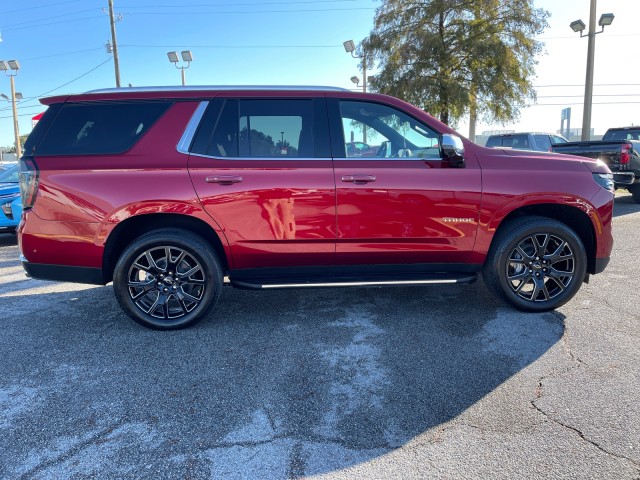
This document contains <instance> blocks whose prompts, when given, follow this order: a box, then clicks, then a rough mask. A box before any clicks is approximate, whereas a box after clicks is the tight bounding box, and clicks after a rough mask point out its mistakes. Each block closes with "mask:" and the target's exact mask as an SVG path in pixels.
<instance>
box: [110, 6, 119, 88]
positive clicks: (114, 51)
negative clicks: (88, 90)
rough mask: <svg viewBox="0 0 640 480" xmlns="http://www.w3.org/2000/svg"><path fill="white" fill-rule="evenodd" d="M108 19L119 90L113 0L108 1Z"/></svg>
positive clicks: (117, 81)
mask: <svg viewBox="0 0 640 480" xmlns="http://www.w3.org/2000/svg"><path fill="white" fill-rule="evenodd" d="M109 19H110V21H111V41H112V42H113V65H114V67H115V69H116V87H118V88H120V60H119V59H118V41H117V40H116V22H115V20H114V18H113V0H109Z"/></svg>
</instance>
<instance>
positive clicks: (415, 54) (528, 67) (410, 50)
mask: <svg viewBox="0 0 640 480" xmlns="http://www.w3.org/2000/svg"><path fill="white" fill-rule="evenodd" d="M548 16H549V13H548V12H547V11H545V10H543V9H536V8H534V7H533V0H422V1H420V0H383V4H382V5H381V6H380V7H379V8H378V9H377V10H376V16H375V20H374V29H373V30H372V31H371V33H370V35H369V36H368V37H367V38H366V39H364V40H363V41H362V43H361V49H362V51H363V52H364V54H365V56H366V58H367V61H369V62H371V61H374V62H377V64H378V66H379V67H380V73H379V74H377V75H376V76H375V78H374V79H373V80H372V81H371V86H372V88H373V89H375V90H377V91H380V92H381V93H387V94H390V95H394V96H397V97H400V98H403V99H404V100H406V101H408V102H410V103H413V104H416V105H419V106H421V107H422V108H423V109H425V110H427V111H429V112H432V113H433V114H435V115H436V116H438V117H439V118H440V120H441V121H442V122H444V123H446V124H450V123H455V122H457V120H459V119H460V118H461V117H462V116H463V115H464V114H465V113H467V112H469V111H470V110H471V113H472V114H473V113H474V111H477V113H478V114H480V115H481V116H482V117H483V118H485V119H486V120H489V121H501V122H507V121H512V120H514V119H516V118H517V117H518V115H519V110H520V108H521V107H523V106H524V105H525V104H526V102H527V100H531V99H535V92H534V90H533V85H532V83H531V78H532V76H533V74H534V71H535V66H536V64H537V61H536V56H537V55H538V54H539V53H540V52H541V50H542V43H541V42H539V41H537V40H535V36H536V35H537V34H539V33H541V32H542V31H544V29H545V28H546V27H547V18H548Z"/></svg>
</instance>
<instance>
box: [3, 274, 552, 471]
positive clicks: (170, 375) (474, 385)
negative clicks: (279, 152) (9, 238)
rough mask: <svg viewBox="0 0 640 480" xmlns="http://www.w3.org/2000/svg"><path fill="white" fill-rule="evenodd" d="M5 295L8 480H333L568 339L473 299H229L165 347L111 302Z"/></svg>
mask: <svg viewBox="0 0 640 480" xmlns="http://www.w3.org/2000/svg"><path fill="white" fill-rule="evenodd" d="M0 296H1V297H3V298H2V302H3V303H4V304H5V308H7V309H9V310H8V311H11V312H12V315H11V316H9V317H5V319H4V320H3V321H2V328H3V330H4V332H5V334H4V335H3V337H2V339H0V362H1V364H0V403H1V402H2V399H3V398H4V399H8V400H7V402H5V403H7V405H4V409H5V412H6V413H5V417H4V424H0V429H1V430H2V435H0V465H4V466H5V467H4V470H2V468H0V474H2V475H0V476H5V477H19V476H23V475H24V476H27V477H30V476H35V477H52V478H53V477H56V476H57V475H62V476H67V477H70V476H74V473H77V474H78V475H85V476H86V475H93V474H95V475H99V476H104V474H108V476H109V477H110V478H111V477H113V478H116V477H118V476H119V475H123V476H133V477H139V476H148V475H149V474H150V472H163V474H164V475H165V476H168V477H172V478H176V477H178V476H180V477H185V478H186V477H189V478H226V479H229V478H294V477H300V476H304V475H313V474H320V473H325V472H332V471H336V470H339V469H343V468H346V467H349V466H352V465H356V464H358V463H361V462H365V461H367V460H371V459H375V458H378V457H380V456H382V455H384V454H385V453H387V452H390V451H392V450H394V449H396V448H398V447H400V446H402V445H404V444H406V443H407V442H410V441H411V440H412V439H414V438H415V437H416V436H418V435H420V434H423V433H424V432H425V431H428V430H429V429H432V428H433V427H437V426H438V425H441V424H443V423H444V422H447V421H449V420H452V419H454V418H455V417H456V416H458V415H459V414H460V413H462V412H463V411H465V410H466V409H467V408H469V407H470V406H472V405H473V404H474V403H476V402H477V401H478V400H480V399H481V398H483V397H484V396H485V395H487V394H488V393H490V392H491V391H492V390H494V389H495V388H496V387H498V386H499V385H500V384H502V383H503V382H505V381H506V380H507V379H509V378H510V377H512V376H513V375H515V374H517V373H518V372H519V371H521V370H522V369H523V368H525V367H526V366H528V365H530V364H531V363H533V362H535V361H536V360H537V359H538V358H539V357H541V356H542V355H543V354H544V353H545V352H546V351H547V350H548V349H549V348H551V347H552V346H553V345H554V344H556V343H557V342H558V340H559V339H560V338H561V337H562V334H563V327H564V325H563V317H562V316H561V315H560V314H557V313H546V314H522V313H519V312H516V311H514V310H512V309H509V308H506V307H504V306H503V305H501V304H499V303H497V302H496V301H495V300H494V299H493V298H492V297H491V296H489V294H488V292H487V291H486V289H485V287H484V285H483V284H482V283H477V284H474V285H472V286H470V287H432V288H421V287H409V288H386V289H377V288H374V289H366V288H363V289H351V290H330V289H326V290H291V291H265V292H248V291H242V290H235V289H231V288H228V289H226V290H225V291H224V292H223V294H222V297H221V300H220V302H219V304H218V306H217V307H216V309H215V311H214V312H213V313H212V314H211V315H210V316H209V317H208V318H206V319H205V320H203V321H202V322H201V323H199V324H197V325H196V326H194V327H192V328H190V329H186V330H181V331H170V332H158V331H151V330H148V329H145V328H143V327H140V326H138V325H137V324H135V323H134V322H133V321H131V320H130V319H129V318H128V317H126V316H125V315H124V314H123V313H122V312H121V310H120V309H119V308H118V306H117V303H116V302H115V299H114V297H113V293H112V290H111V288H110V287H95V288H94V287H88V288H87V289H85V290H77V289H75V290H72V291H67V292H62V293H51V292H49V293H46V292H43V293H39V294H37V293H36V294H34V293H33V291H31V290H25V291H20V290H14V291H12V292H11V293H10V294H8V295H5V296H3V294H2V291H1V290H0ZM62 419H64V420H62ZM98 459H99V460H98ZM101 474H102V475H101Z"/></svg>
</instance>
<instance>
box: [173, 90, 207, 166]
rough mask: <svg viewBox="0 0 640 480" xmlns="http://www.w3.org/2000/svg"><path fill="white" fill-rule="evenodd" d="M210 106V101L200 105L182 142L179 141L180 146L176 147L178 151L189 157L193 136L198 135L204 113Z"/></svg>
mask: <svg viewBox="0 0 640 480" xmlns="http://www.w3.org/2000/svg"><path fill="white" fill-rule="evenodd" d="M208 106H209V101H208V100H207V101H204V102H200V103H199V104H198V106H197V108H196V109H195V111H194V112H193V115H191V118H190V119H189V123H187V126H186V128H185V129H184V132H183V134H182V137H180V141H178V144H177V145H176V150H177V151H178V152H180V153H184V154H186V155H189V147H190V146H191V142H192V141H193V136H194V135H195V134H196V130H197V128H198V125H200V121H201V120H202V117H203V115H204V112H205V110H206V109H207V107H208Z"/></svg>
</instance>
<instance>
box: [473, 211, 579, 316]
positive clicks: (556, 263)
mask: <svg viewBox="0 0 640 480" xmlns="http://www.w3.org/2000/svg"><path fill="white" fill-rule="evenodd" d="M586 269H587V255H586V251H585V248H584V245H583V243H582V241H581V240H580V237H578V235H576V233H575V232H574V231H573V230H571V229H570V228H569V227H568V226H567V225H565V224H563V223H561V222H559V221H557V220H553V219H550V218H545V217H523V218H519V219H516V220H513V221H511V222H510V223H509V224H507V225H504V226H503V227H501V228H500V231H499V233H498V234H497V235H496V238H495V239H494V241H493V243H492V246H491V249H490V251H489V254H488V256H487V260H486V262H485V266H484V269H483V277H484V279H485V283H486V284H487V286H488V287H489V289H490V290H491V291H492V292H493V293H494V294H496V295H497V296H498V297H500V298H502V299H503V300H505V301H506V302H508V303H510V304H511V305H513V306H515V307H516V308H518V309H520V310H525V311H533V312H541V311H547V310H553V309H555V308H558V307H560V306H561V305H564V304H565V303H566V302H568V301H569V300H570V299H571V298H572V297H573V296H574V295H575V294H576V293H577V291H578V290H579V289H580V286H581V285H582V282H583V280H584V277H585V275H586Z"/></svg>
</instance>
